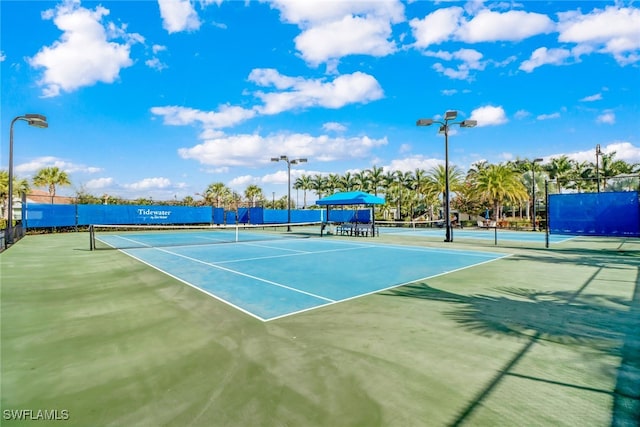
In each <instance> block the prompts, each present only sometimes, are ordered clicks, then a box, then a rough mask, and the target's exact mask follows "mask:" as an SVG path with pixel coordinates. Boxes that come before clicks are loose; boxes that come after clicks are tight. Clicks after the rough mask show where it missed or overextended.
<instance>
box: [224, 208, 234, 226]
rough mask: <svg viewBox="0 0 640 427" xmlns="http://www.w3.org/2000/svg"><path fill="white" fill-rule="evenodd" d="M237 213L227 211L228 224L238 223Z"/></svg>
mask: <svg viewBox="0 0 640 427" xmlns="http://www.w3.org/2000/svg"><path fill="white" fill-rule="evenodd" d="M236 219H237V217H236V213H235V211H227V212H225V220H226V223H227V224H235V223H236Z"/></svg>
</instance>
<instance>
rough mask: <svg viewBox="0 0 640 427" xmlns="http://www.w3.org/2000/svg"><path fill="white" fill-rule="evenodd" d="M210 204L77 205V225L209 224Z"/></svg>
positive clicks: (210, 215)
mask: <svg viewBox="0 0 640 427" xmlns="http://www.w3.org/2000/svg"><path fill="white" fill-rule="evenodd" d="M211 219H212V210H211V207H210V206H202V207H191V206H135V205H78V225H90V224H210V223H211Z"/></svg>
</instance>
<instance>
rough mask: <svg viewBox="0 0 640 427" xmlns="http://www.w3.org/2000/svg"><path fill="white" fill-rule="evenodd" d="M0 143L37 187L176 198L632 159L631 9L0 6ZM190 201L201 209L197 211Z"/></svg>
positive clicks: (636, 92)
mask: <svg viewBox="0 0 640 427" xmlns="http://www.w3.org/2000/svg"><path fill="white" fill-rule="evenodd" d="M0 14H1V39H0V40H1V44H0V60H1V62H0V65H1V73H2V74H1V75H0V80H1V85H2V100H1V108H2V110H1V113H0V114H1V117H2V123H1V141H2V161H1V162H0V167H2V168H4V169H6V168H7V165H8V160H7V157H8V155H7V154H8V138H9V124H10V122H11V120H12V118H13V117H16V116H19V115H22V114H25V113H40V114H44V115H46V116H47V118H48V120H49V128H48V129H45V130H43V129H35V128H30V127H29V126H27V125H26V124H25V123H21V122H19V123H17V124H16V125H15V128H14V167H15V174H16V175H17V176H18V177H20V178H30V177H32V176H33V175H34V174H35V172H36V171H37V170H38V169H40V168H43V167H50V166H58V167H60V168H61V169H63V170H65V171H66V172H67V173H68V174H69V176H70V178H71V181H72V183H73V185H72V187H69V188H60V189H59V190H58V194H65V195H72V194H75V192H76V191H78V190H83V191H86V192H89V193H91V194H94V195H97V196H101V195H103V194H110V195H117V196H120V197H125V198H137V197H152V198H153V199H154V200H167V199H173V198H174V197H176V198H178V199H181V198H183V197H185V196H188V195H191V196H195V195H196V194H197V193H202V192H203V191H204V190H205V188H206V187H207V186H208V185H209V184H210V183H213V182H219V181H220V182H224V183H225V184H227V185H228V186H229V187H230V188H232V189H234V190H236V191H238V192H243V191H244V189H245V188H246V187H247V185H250V184H256V185H259V186H260V187H261V188H263V190H264V192H265V195H266V196H267V197H270V196H271V193H272V192H275V193H276V196H277V197H280V196H282V195H285V194H286V192H287V190H286V182H287V168H286V164H285V163H284V162H278V163H273V162H270V158H271V157H274V156H275V157H279V156H281V155H288V156H289V157H290V158H299V157H305V158H307V159H308V160H309V161H308V163H306V164H302V165H296V166H294V167H293V168H292V181H293V180H294V179H295V178H296V177H297V176H299V175H300V174H307V175H313V174H318V173H320V174H328V173H338V174H343V173H345V172H346V171H351V172H353V171H358V170H363V169H368V168H371V167H372V166H373V165H376V166H380V167H384V168H385V169H387V170H403V171H413V170H415V169H416V168H422V169H426V170H428V169H430V168H431V167H433V166H435V165H438V164H442V163H444V137H443V136H442V135H438V133H437V131H438V129H437V126H432V127H416V126H415V122H416V120H417V119H419V118H429V117H430V118H434V119H441V118H442V116H443V114H444V112H445V111H447V110H457V111H458V119H459V120H464V119H474V120H477V121H478V126H477V127H476V128H473V129H460V128H456V127H452V132H451V133H450V136H449V159H450V162H451V163H453V164H455V165H457V166H459V167H461V168H462V169H463V170H466V169H467V168H469V167H470V166H471V165H472V164H473V163H474V162H477V161H480V160H486V161H489V162H491V163H499V162H503V161H506V160H514V159H518V158H519V159H525V158H528V159H532V158H536V157H543V158H544V159H545V160H547V159H549V158H550V157H553V156H559V155H562V154H566V155H568V156H570V157H571V158H574V159H576V160H579V161H584V160H586V161H592V162H593V161H595V147H596V145H597V144H600V145H601V147H602V149H603V151H605V152H611V151H616V157H615V158H617V159H623V160H626V161H628V162H634V163H635V162H640V122H639V120H638V119H639V118H640V68H639V67H640V8H639V7H638V6H637V4H635V5H634V3H633V2H598V1H582V2H573V1H550V2H545V1H532V2H526V1H525V2H504V1H502V2H500V1H498V2H482V1H471V2H450V1H446V2H444V1H443V2H426V1H405V2H402V1H394V0H374V1H340V0H335V1H307V0H305V1H303V0H295V1H294V0H275V1H246V2H243V1H226V0H199V1H188V0H172V1H169V0H159V1H151V0H147V1H122V0H121V1H103V2H88V1H82V2H80V1H63V2H46V1H4V0H3V1H1V2H0ZM195 197H196V198H197V197H198V196H195Z"/></svg>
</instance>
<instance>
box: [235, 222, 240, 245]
mask: <svg viewBox="0 0 640 427" xmlns="http://www.w3.org/2000/svg"><path fill="white" fill-rule="evenodd" d="M239 230H240V225H239V224H238V223H237V222H236V243H238V242H239V241H240V236H239Z"/></svg>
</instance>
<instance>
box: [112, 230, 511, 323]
mask: <svg viewBox="0 0 640 427" xmlns="http://www.w3.org/2000/svg"><path fill="white" fill-rule="evenodd" d="M120 250H121V251H122V252H124V253H126V254H127V255H129V256H131V257H133V258H135V259H137V260H139V261H141V262H144V263H146V264H148V265H149V266H151V267H153V268H155V269H157V270H159V271H162V272H164V273H165V274H168V275H170V276H171V277H174V278H176V279H178V280H180V281H181V282H183V283H185V284H187V285H189V286H192V287H194V288H196V289H198V290H200V291H202V292H204V293H206V294H208V295H210V296H212V297H214V298H216V299H218V300H220V301H222V302H224V303H226V304H229V305H231V306H233V307H235V308H237V309H239V310H241V311H243V312H245V313H247V314H249V315H251V316H253V317H255V318H257V319H260V320H263V321H268V320H274V319H278V318H281V317H284V316H289V315H292V314H295V313H300V312H303V311H307V310H311V309H314V308H319V307H323V306H327V305H330V304H335V303H338V302H341V301H346V300H349V299H352V298H357V297H360V296H363V295H368V294H372V293H376V292H379V291H382V290H385V289H389V288H393V287H396V286H400V285H403V284H406V283H410V282H414V281H417V280H421V279H426V278H429V277H433V276H437V275H441V274H445V273H449V272H452V271H456V270H460V269H463V268H468V267H471V266H474V265H478V264H482V263H485V262H490V261H494V260H496V259H499V258H502V257H504V256H506V255H505V254H498V253H490V252H478V251H461V250H454V249H432V248H420V247H412V246H399V245H383V244H376V243H370V242H368V241H364V240H360V241H353V242H350V241H342V240H332V239H326V238H325V239H322V238H307V239H279V240H273V241H256V242H242V241H240V242H236V243H230V244H198V245H185V246H164V247H138V248H128V249H120Z"/></svg>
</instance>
